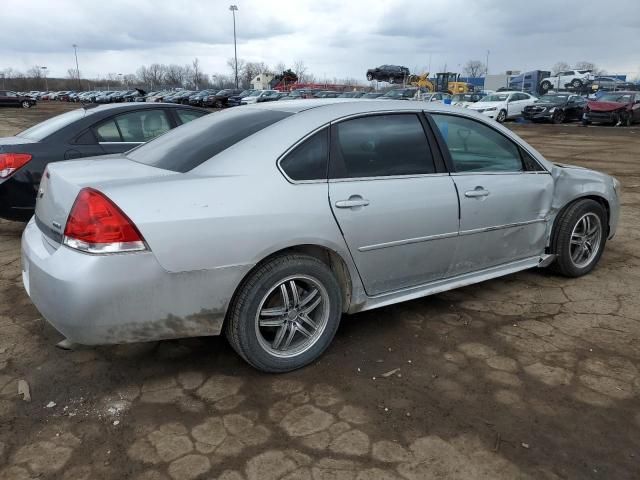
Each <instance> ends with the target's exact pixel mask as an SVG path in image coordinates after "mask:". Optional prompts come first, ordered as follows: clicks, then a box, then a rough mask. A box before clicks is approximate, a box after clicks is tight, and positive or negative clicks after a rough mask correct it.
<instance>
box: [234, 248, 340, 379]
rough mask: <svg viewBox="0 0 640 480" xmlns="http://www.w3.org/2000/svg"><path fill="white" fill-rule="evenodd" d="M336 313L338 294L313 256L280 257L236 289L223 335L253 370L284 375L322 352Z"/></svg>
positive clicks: (328, 272) (335, 325)
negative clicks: (237, 290) (282, 373)
mask: <svg viewBox="0 0 640 480" xmlns="http://www.w3.org/2000/svg"><path fill="white" fill-rule="evenodd" d="M341 315H342V293H341V291H340V286H339V284H338V282H337V280H336V278H335V276H334V275H333V273H332V272H331V270H330V269H329V267H327V266H326V265H325V264H324V263H322V262H321V261H319V260H318V259H316V258H314V257H309V256H306V255H284V256H280V257H276V258H274V259H272V260H270V261H268V262H266V263H265V264H264V265H263V266H261V267H259V268H258V269H257V270H256V271H255V272H254V273H253V274H251V276H250V277H249V278H248V279H247V280H246V281H245V282H244V284H243V285H242V286H241V287H240V289H239V292H238V294H237V295H236V298H235V299H234V301H233V303H232V306H231V307H230V309H229V315H228V317H227V325H226V330H225V332H226V335H227V338H228V340H229V343H230V344H231V346H232V347H233V348H234V350H235V351H236V352H237V353H238V354H239V355H240V356H241V357H242V358H244V359H245V360H246V361H247V362H248V363H249V364H251V365H252V366H254V367H255V368H257V369H259V370H262V371H265V372H274V373H277V372H288V371H291V370H295V369H297V368H301V367H303V366H305V365H307V364H309V363H310V362H312V361H314V360H315V359H316V358H318V357H319V356H320V355H321V354H322V352H324V350H325V349H326V348H327V347H328V346H329V343H331V340H332V339H333V337H334V335H335V333H336V331H337V329H338V325H339V324H340V317H341Z"/></svg>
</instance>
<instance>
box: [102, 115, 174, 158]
mask: <svg viewBox="0 0 640 480" xmlns="http://www.w3.org/2000/svg"><path fill="white" fill-rule="evenodd" d="M171 128H172V124H171V120H170V118H169V116H168V115H167V112H166V111H165V110H164V109H162V108H157V109H156V108H145V109H142V110H136V111H133V112H128V113H123V114H120V115H116V116H113V117H109V118H108V119H106V120H102V121H101V122H100V123H98V124H96V125H94V127H93V131H94V134H95V135H96V138H97V139H98V142H99V143H100V146H101V147H102V148H103V150H104V151H105V153H122V152H126V151H128V150H131V149H132V148H134V147H137V146H138V145H141V144H143V143H145V142H148V141H149V140H153V139H154V138H156V137H158V136H160V135H162V134H163V133H166V132H168V131H169V130H171Z"/></svg>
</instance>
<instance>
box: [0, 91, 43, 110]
mask: <svg viewBox="0 0 640 480" xmlns="http://www.w3.org/2000/svg"><path fill="white" fill-rule="evenodd" d="M35 104H36V101H35V100H34V99H33V98H32V97H27V96H26V95H20V94H19V93H16V92H12V91H11V90H0V107H22V108H31V107H33V106H34V105H35Z"/></svg>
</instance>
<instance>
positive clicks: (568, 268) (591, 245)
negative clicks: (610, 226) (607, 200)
mask: <svg viewBox="0 0 640 480" xmlns="http://www.w3.org/2000/svg"><path fill="white" fill-rule="evenodd" d="M606 225H607V213H606V211H605V209H604V207H603V206H602V205H600V204H599V203H598V202H596V201H595V200H591V199H584V200H578V201H576V202H575V203H573V204H571V205H569V206H568V207H567V208H566V209H565V210H563V211H562V212H561V213H560V216H559V217H558V219H557V220H556V224H555V227H554V232H553V237H552V243H551V250H552V253H555V254H556V255H557V257H556V261H555V262H554V263H553V264H552V268H553V270H555V271H556V272H557V273H560V274H561V275H564V276H565V277H581V276H582V275H586V274H587V273H589V272H590V271H591V270H593V269H594V268H595V266H596V265H597V264H598V261H599V260H600V257H601V256H602V252H603V251H604V246H605V243H606V241H607V233H606V232H607V230H606Z"/></svg>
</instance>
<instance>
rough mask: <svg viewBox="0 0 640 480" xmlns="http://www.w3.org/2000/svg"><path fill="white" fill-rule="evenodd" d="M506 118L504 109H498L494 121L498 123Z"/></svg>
mask: <svg viewBox="0 0 640 480" xmlns="http://www.w3.org/2000/svg"><path fill="white" fill-rule="evenodd" d="M506 119H507V111H506V110H500V111H499V112H498V116H497V117H496V121H497V122H498V123H503V122H504V121H505V120H506Z"/></svg>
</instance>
